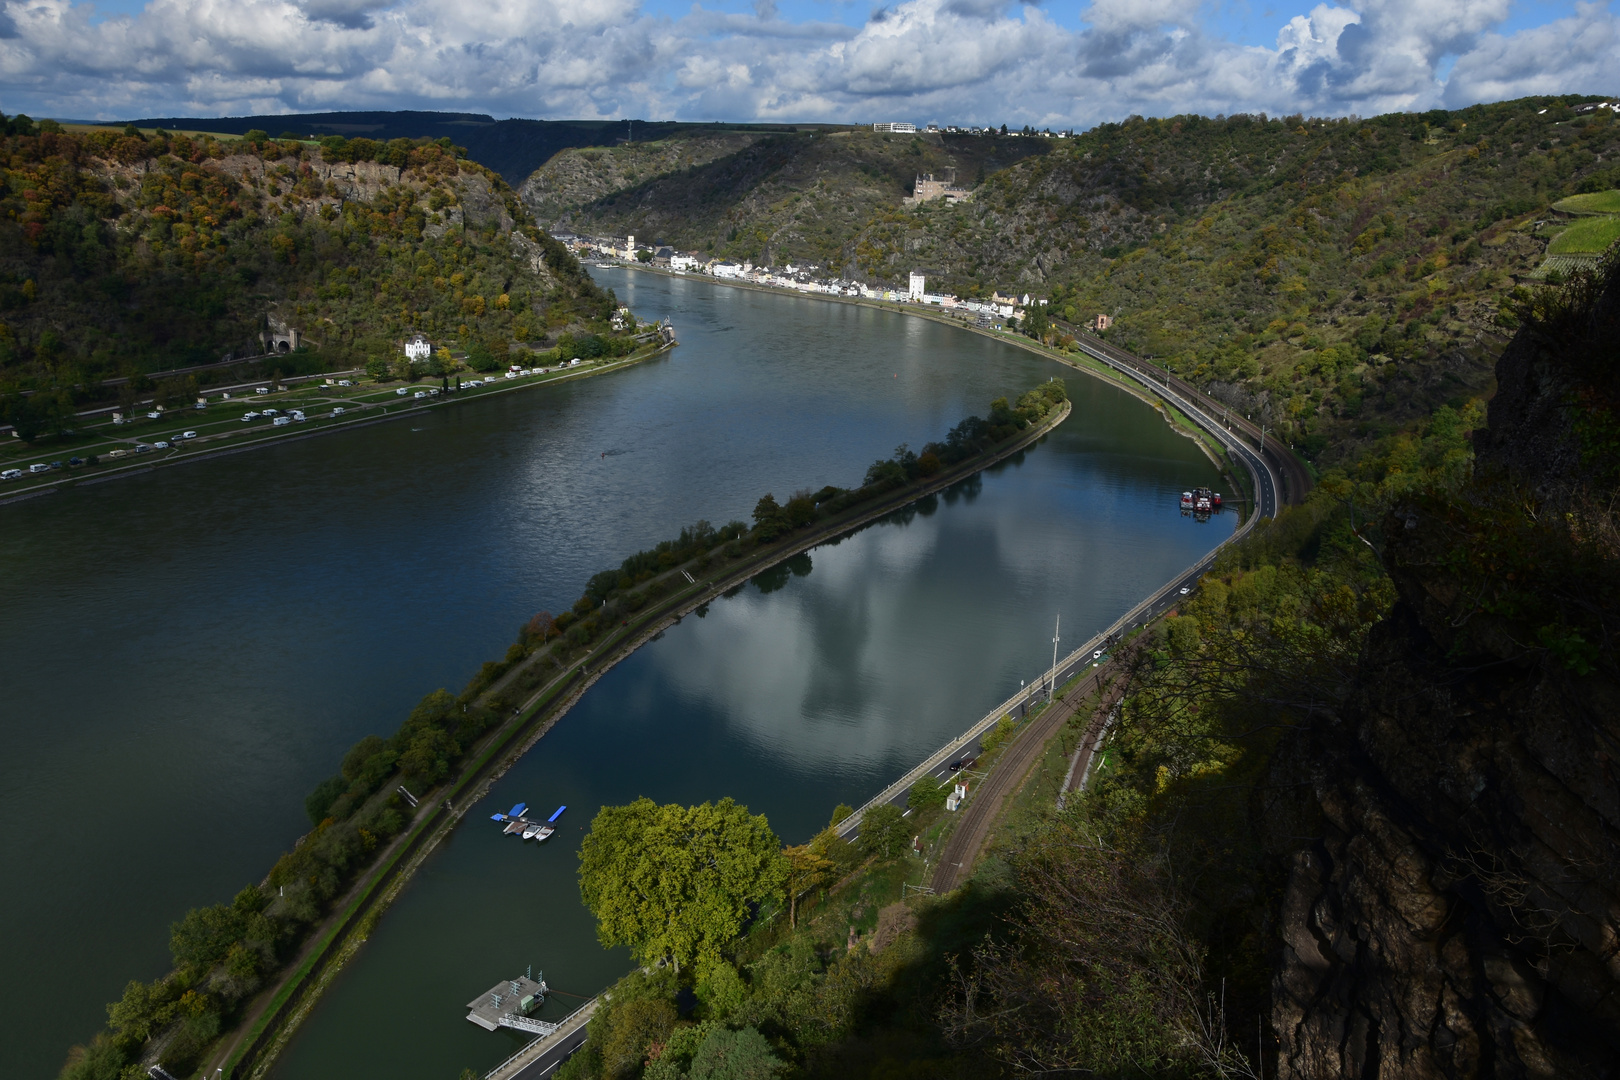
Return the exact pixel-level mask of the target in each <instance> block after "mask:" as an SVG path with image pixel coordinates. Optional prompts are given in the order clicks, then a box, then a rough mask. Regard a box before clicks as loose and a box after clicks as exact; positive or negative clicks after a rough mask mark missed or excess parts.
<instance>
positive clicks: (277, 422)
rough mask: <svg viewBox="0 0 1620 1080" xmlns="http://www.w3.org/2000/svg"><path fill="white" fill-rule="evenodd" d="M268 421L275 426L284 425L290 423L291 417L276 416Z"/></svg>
mask: <svg viewBox="0 0 1620 1080" xmlns="http://www.w3.org/2000/svg"><path fill="white" fill-rule="evenodd" d="M270 423H271V424H272V425H273V426H275V427H286V426H287V425H288V424H290V423H292V417H290V416H278V417H276V418H275V419H274V420H272V421H270Z"/></svg>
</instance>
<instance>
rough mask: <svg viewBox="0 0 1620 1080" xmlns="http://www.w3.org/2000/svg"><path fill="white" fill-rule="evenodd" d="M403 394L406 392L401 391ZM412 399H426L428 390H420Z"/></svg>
mask: <svg viewBox="0 0 1620 1080" xmlns="http://www.w3.org/2000/svg"><path fill="white" fill-rule="evenodd" d="M403 392H404V391H401V393H403ZM411 397H413V398H425V397H427V391H426V390H418V391H417V392H416V393H414V394H412V395H411Z"/></svg>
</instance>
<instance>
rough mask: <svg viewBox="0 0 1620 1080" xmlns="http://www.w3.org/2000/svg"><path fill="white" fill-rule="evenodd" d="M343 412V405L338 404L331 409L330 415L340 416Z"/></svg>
mask: <svg viewBox="0 0 1620 1080" xmlns="http://www.w3.org/2000/svg"><path fill="white" fill-rule="evenodd" d="M343 412H344V409H343V406H341V405H339V406H338V407H337V408H335V409H333V410H332V415H333V416H342V415H343Z"/></svg>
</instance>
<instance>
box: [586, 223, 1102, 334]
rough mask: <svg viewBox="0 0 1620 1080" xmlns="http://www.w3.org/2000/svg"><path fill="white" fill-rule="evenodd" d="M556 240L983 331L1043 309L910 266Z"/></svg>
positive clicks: (594, 255) (1097, 322)
mask: <svg viewBox="0 0 1620 1080" xmlns="http://www.w3.org/2000/svg"><path fill="white" fill-rule="evenodd" d="M557 239H558V240H559V241H561V242H562V243H563V244H564V245H566V246H567V247H568V249H569V250H570V251H572V252H573V253H574V254H575V255H576V256H578V257H579V258H581V259H603V260H609V261H611V262H615V263H625V264H629V265H632V266H635V265H639V266H642V267H647V268H651V269H654V270H664V271H668V272H669V273H672V274H679V275H685V274H691V275H695V276H701V277H710V278H714V279H716V280H718V281H728V282H732V283H736V284H747V285H759V286H765V287H769V288H776V289H787V290H789V291H791V292H798V293H805V294H808V295H813V296H827V297H838V298H848V299H860V300H873V301H879V302H883V303H890V304H913V305H919V306H922V307H931V308H936V309H938V310H939V311H940V312H942V313H944V314H947V315H951V316H954V317H956V318H959V319H961V320H963V321H964V322H968V323H970V324H976V325H977V326H979V327H981V328H983V329H994V330H1001V329H1016V328H1017V326H1018V324H1019V323H1020V322H1021V321H1022V320H1024V319H1026V318H1028V313H1029V310H1030V309H1032V308H1038V307H1044V306H1045V305H1046V300H1044V299H1041V298H1038V297H1035V296H1032V295H1031V294H1029V293H1023V294H1021V295H1013V296H1003V295H1002V294H1001V293H999V292H996V293H992V294H991V295H990V296H989V297H988V298H981V299H963V298H962V297H959V296H953V295H951V294H949V293H939V292H929V291H928V272H927V271H926V270H913V271H911V273H910V275H909V277H908V279H907V287H906V288H905V289H894V288H888V287H885V286H882V285H873V284H871V283H869V282H866V281H861V280H859V279H856V278H842V277H829V276H826V275H824V274H823V272H822V270H823V268H822V267H820V266H813V265H812V266H800V265H795V264H793V263H787V264H784V265H782V266H755V265H754V264H753V263H752V262H742V263H734V262H728V261H726V260H724V259H716V258H712V257H710V256H707V255H704V254H700V253H693V252H685V251H676V250H675V249H674V248H672V247H670V246H668V245H666V244H658V243H655V244H650V245H649V244H641V245H638V244H637V243H636V238H635V236H633V235H632V236H591V237H586V236H576V235H574V234H573V233H558V234H557ZM1110 322H1111V320H1110V318H1109V316H1107V315H1102V314H1100V315H1097V316H1095V317H1094V318H1093V319H1092V320H1091V322H1090V323H1089V324H1087V327H1086V329H1088V330H1106V329H1108V326H1109V324H1110Z"/></svg>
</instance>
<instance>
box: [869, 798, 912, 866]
mask: <svg viewBox="0 0 1620 1080" xmlns="http://www.w3.org/2000/svg"><path fill="white" fill-rule="evenodd" d="M904 819H905V815H904V813H902V812H901V810H900V808H899V807H898V806H895V805H894V804H893V803H884V804H883V805H882V806H874V807H873V808H872V809H870V810H868V811H867V812H866V815H865V816H864V817H862V818H861V839H860V842H861V850H862V851H863V852H865V853H866V854H867V855H875V856H877V857H878V858H880V859H892V858H894V857H895V856H896V855H899V854H900V853H901V852H902V851H904V850H906V823H905V820H904Z"/></svg>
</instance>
